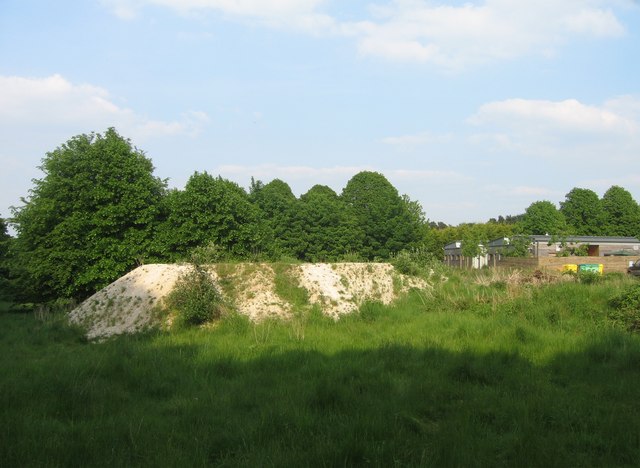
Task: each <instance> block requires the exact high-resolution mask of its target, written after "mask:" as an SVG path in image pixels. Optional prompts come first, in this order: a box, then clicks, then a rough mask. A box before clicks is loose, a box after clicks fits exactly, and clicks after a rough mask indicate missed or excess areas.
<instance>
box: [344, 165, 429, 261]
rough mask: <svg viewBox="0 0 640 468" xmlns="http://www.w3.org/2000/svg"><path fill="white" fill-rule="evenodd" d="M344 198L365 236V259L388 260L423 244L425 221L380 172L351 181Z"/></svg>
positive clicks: (363, 174) (359, 174)
mask: <svg viewBox="0 0 640 468" xmlns="http://www.w3.org/2000/svg"><path fill="white" fill-rule="evenodd" d="M341 198H342V199H343V200H344V201H345V203H346V204H347V205H348V206H349V207H350V209H351V210H352V212H353V213H354V215H355V216H356V219H357V220H358V224H359V226H360V228H361V229H362V231H363V232H364V243H363V248H362V253H363V255H364V256H365V257H366V258H369V259H373V258H375V257H378V258H388V257H389V256H390V255H392V254H393V253H395V252H399V251H401V250H403V249H406V248H411V247H414V246H416V245H417V244H419V243H420V241H421V240H423V234H424V232H425V231H424V226H423V224H424V222H423V217H422V219H421V217H419V216H417V215H416V212H415V209H416V206H415V205H411V204H410V202H409V200H408V199H406V198H405V199H403V197H401V196H400V195H399V194H398V190H396V188H395V187H394V186H393V185H392V184H391V183H390V182H389V181H388V180H387V179H386V178H385V177H384V176H383V175H382V174H379V173H377V172H369V171H363V172H360V173H358V174H356V175H355V176H353V177H352V178H351V180H349V182H348V183H347V185H346V187H345V188H344V190H343V191H342V195H341Z"/></svg>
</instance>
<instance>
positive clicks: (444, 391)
mask: <svg viewBox="0 0 640 468" xmlns="http://www.w3.org/2000/svg"><path fill="white" fill-rule="evenodd" d="M623 283H624V282H621V281H613V282H609V283H605V284H600V285H581V284H558V285H551V286H546V287H544V288H541V289H531V290H530V289H528V288H524V289H522V290H521V291H518V292H517V294H515V293H514V291H512V290H511V289H509V288H508V287H505V286H504V285H503V284H494V285H492V286H469V285H468V283H467V282H466V281H456V280H455V279H454V280H453V281H450V282H449V283H448V284H446V285H445V286H443V287H440V288H439V289H438V290H437V291H436V293H435V295H434V296H433V297H431V298H427V297H425V296H424V294H423V295H418V294H413V295H411V296H409V297H408V298H406V299H405V300H403V301H401V302H399V303H398V304H397V305H396V306H395V307H393V308H384V307H381V306H380V305H378V304H375V303H373V304H368V305H366V306H365V307H364V311H363V314H362V315H361V316H359V317H355V316H354V317H348V318H346V319H344V320H341V321H340V322H337V323H335V322H333V321H331V320H326V319H323V318H321V317H319V316H316V315H312V316H311V317H309V318H308V319H306V321H302V322H301V321H300V320H298V321H294V322H291V323H284V324H283V323H263V324H261V325H258V326H256V325H251V324H249V323H247V322H246V321H245V320H243V319H240V318H231V319H228V320H227V321H225V322H224V323H222V325H221V326H219V327H217V328H216V329H215V330H187V331H181V332H175V333H173V334H150V335H146V336H138V337H120V338H117V339H114V340H112V341H109V342H106V343H101V344H88V343H86V342H84V340H83V339H82V336H81V334H80V333H79V332H78V331H77V330H72V329H69V328H67V327H66V326H64V324H63V323H62V322H61V321H60V320H59V319H56V318H53V319H49V320H44V321H41V320H36V319H35V318H34V317H33V316H31V315H25V314H1V315H0V322H1V323H0V372H1V373H2V375H3V378H2V379H0V441H1V442H0V465H3V466H18V465H52V466H56V465H83V466H84V465H111V466H113V465H155V466H167V465H181V466H182V465H185V466H191V465H207V464H209V465H211V464H213V465H216V466H235V465H238V464H241V465H250V466H269V465H271V466H305V465H313V466H336V465H340V466H342V465H358V464H372V465H375V466H392V465H394V464H395V465H427V466H443V465H447V466H449V465H458V466H499V465H502V466H514V465H517V466H590V465H591V466H594V465H595V466H625V465H626V466H633V465H635V464H636V463H637V460H639V459H640V405H638V401H640V339H639V337H638V335H630V334H627V333H626V332H624V331H622V330H619V329H616V328H613V327H612V326H611V324H610V323H609V322H608V321H607V319H606V309H607V305H606V300H607V298H608V297H610V295H611V294H612V292H614V291H615V290H616V289H618V288H620V287H622V285H623ZM301 328H302V329H303V330H302V333H301ZM303 337H304V338H303Z"/></svg>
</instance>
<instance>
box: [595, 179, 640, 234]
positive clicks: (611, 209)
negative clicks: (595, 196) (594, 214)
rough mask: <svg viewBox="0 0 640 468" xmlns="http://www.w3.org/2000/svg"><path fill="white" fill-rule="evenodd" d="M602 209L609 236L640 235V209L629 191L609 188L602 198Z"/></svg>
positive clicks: (620, 188)
mask: <svg viewBox="0 0 640 468" xmlns="http://www.w3.org/2000/svg"><path fill="white" fill-rule="evenodd" d="M602 208H603V209H604V212H605V226H606V230H607V234H608V235H610V236H638V235H640V208H638V203H637V202H636V201H635V200H634V199H633V197H632V196H631V194H630V193H629V192H628V191H627V190H625V189H624V188H622V187H619V186H617V185H614V186H612V187H611V188H609V190H607V191H606V192H605V194H604V195H603V196H602Z"/></svg>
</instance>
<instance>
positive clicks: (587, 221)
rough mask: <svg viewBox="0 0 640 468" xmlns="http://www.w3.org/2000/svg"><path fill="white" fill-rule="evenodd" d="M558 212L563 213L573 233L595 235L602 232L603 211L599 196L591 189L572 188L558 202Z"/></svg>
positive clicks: (603, 222)
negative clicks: (561, 200) (563, 198)
mask: <svg viewBox="0 0 640 468" xmlns="http://www.w3.org/2000/svg"><path fill="white" fill-rule="evenodd" d="M560 213H562V214H563V216H564V218H565V220H566V221H567V225H568V226H569V229H570V230H571V231H573V233H574V234H578V235H583V236H595V235H599V234H604V232H603V229H604V224H605V211H604V209H603V207H602V203H601V202H600V197H598V194H597V193H595V192H594V191H593V190H589V189H584V188H577V187H576V188H573V189H571V191H570V192H569V193H567V195H566V197H565V201H563V202H560Z"/></svg>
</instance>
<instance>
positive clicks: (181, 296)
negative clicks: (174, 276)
mask: <svg viewBox="0 0 640 468" xmlns="http://www.w3.org/2000/svg"><path fill="white" fill-rule="evenodd" d="M167 306H168V307H169V308H170V309H175V310H176V311H177V312H178V314H179V317H180V319H181V320H182V322H184V323H185V324H187V325H200V324H202V323H204V322H208V321H211V320H214V319H217V318H220V317H221V316H222V313H223V311H224V302H223V300H222V295H221V294H220V291H219V290H218V288H217V286H216V285H215V283H214V282H213V280H212V279H211V276H210V275H209V273H207V271H206V270H205V269H204V268H202V267H199V266H194V267H193V269H191V270H190V271H189V272H188V273H186V274H184V275H182V276H181V277H180V278H179V279H178V281H177V282H176V285H175V287H174V288H173V291H171V293H170V294H169V296H168V297H167Z"/></svg>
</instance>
